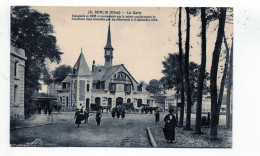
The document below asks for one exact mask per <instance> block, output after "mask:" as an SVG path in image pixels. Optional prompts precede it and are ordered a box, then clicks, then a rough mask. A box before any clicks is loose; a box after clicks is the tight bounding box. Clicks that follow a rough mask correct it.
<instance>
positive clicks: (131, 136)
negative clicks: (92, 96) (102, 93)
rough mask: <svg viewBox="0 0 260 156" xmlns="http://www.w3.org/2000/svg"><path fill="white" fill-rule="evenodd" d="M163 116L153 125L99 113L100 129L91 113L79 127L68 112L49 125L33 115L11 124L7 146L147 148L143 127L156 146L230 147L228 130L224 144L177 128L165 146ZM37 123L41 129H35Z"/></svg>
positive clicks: (140, 118)
mask: <svg viewBox="0 0 260 156" xmlns="http://www.w3.org/2000/svg"><path fill="white" fill-rule="evenodd" d="M165 115H166V114H161V116H160V123H159V124H156V123H155V122H154V120H155V118H154V114H126V118H125V119H113V118H112V117H111V114H110V113H108V114H107V113H103V117H102V121H101V126H98V127H97V126H96V122H95V114H94V113H91V114H90V117H89V122H88V123H87V124H84V123H83V124H81V125H80V127H79V128H78V127H77V126H76V125H75V124H74V113H72V112H62V113H61V114H57V115H56V114H54V115H53V123H52V124H50V121H51V119H50V118H49V117H47V116H45V115H36V116H33V117H32V119H31V121H30V120H28V121H24V122H23V123H21V122H17V123H11V132H10V143H11V146H24V145H25V146H33V145H40V146H58V147H59V146H68V147H79V146H81V147H82V146H83V147H151V145H150V143H149V140H148V137H147V133H146V127H149V128H150V130H151V132H152V134H153V136H154V139H155V141H156V142H157V144H158V147H218V146H219V144H221V145H222V146H224V147H229V146H231V130H228V132H229V133H226V131H225V130H224V131H223V133H224V134H226V135H227V136H224V137H225V138H227V137H229V138H228V141H227V142H228V143H225V144H222V142H219V143H215V144H212V143H211V142H210V141H207V138H205V137H207V136H206V134H207V133H208V129H209V128H204V129H203V130H204V131H205V132H206V133H205V134H204V135H202V136H193V135H192V132H189V131H183V130H182V129H181V128H177V130H176V131H177V133H176V143H174V144H167V143H166V142H165V140H164V137H163V133H162V128H163V126H164V122H163V118H164V116H165ZM192 117H193V118H194V117H195V116H194V115H192ZM224 121H225V119H224V118H223V117H221V122H220V124H224ZM47 123H48V124H47ZM39 124H40V125H41V126H37V125H39ZM192 124H194V119H193V120H192ZM19 127H20V128H19ZM22 127H26V128H22ZM220 132H221V133H222V130H220ZM196 137H197V138H196Z"/></svg>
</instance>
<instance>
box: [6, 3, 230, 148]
mask: <svg viewBox="0 0 260 156" xmlns="http://www.w3.org/2000/svg"><path fill="white" fill-rule="evenodd" d="M10 26H11V32H10V146H11V148H15V147H135V148H153V147H157V148H232V144H233V143H232V123H233V122H232V116H233V113H232V112H233V103H232V101H233V100H232V99H233V98H232V97H233V40H234V34H233V8H231V7H79V6H78V7H76V6H75V7H68V6H67V7H65V6H63V7H61V6H19V5H14V6H11V8H10Z"/></svg>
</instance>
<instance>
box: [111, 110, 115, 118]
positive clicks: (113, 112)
mask: <svg viewBox="0 0 260 156" xmlns="http://www.w3.org/2000/svg"><path fill="white" fill-rule="evenodd" d="M111 114H112V118H113V119H114V118H115V116H116V111H115V108H113V109H112V112H111Z"/></svg>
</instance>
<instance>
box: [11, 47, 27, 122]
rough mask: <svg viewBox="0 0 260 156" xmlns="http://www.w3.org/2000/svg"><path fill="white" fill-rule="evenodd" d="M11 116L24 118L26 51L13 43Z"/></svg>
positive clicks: (12, 117)
mask: <svg viewBox="0 0 260 156" xmlns="http://www.w3.org/2000/svg"><path fill="white" fill-rule="evenodd" d="M10 51H11V52H10V116H11V120H13V119H24V73H25V61H26V57H25V52H24V50H23V49H19V48H17V47H15V46H14V44H13V43H11V49H10Z"/></svg>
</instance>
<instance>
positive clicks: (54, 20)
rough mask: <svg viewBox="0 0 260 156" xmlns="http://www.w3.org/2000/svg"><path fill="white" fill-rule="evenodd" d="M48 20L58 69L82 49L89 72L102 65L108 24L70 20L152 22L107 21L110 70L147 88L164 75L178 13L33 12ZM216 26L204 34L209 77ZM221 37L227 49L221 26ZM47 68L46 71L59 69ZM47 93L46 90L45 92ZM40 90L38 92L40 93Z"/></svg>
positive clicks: (195, 39)
mask: <svg viewBox="0 0 260 156" xmlns="http://www.w3.org/2000/svg"><path fill="white" fill-rule="evenodd" d="M32 8H33V9H36V10H37V11H39V12H42V13H48V14H49V15H50V20H51V24H52V25H53V27H54V31H55V33H54V34H53V35H55V36H56V38H57V45H58V47H59V49H60V51H62V52H63V53H64V54H63V55H62V56H61V58H62V61H61V63H60V64H59V65H62V64H66V65H70V66H73V65H74V64H75V62H76V61H77V58H78V57H79V55H80V52H81V48H82V50H83V54H84V56H85V58H86V61H87V63H88V66H89V67H90V69H91V66H92V62H93V60H95V62H96V64H97V65H104V61H105V60H104V46H105V45H106V40H107V31H108V23H109V22H108V21H87V20H72V15H86V14H88V11H96V10H98V11H120V12H121V15H126V13H122V12H127V11H128V12H133V11H136V12H141V15H142V16H156V18H157V20H158V21H153V22H151V21H150V22H144V21H142V22H137V21H129V22H127V21H111V40H112V46H113V48H114V58H113V65H117V64H124V65H125V67H126V68H127V69H128V71H129V72H130V73H131V74H132V75H133V76H134V78H135V79H136V80H137V81H138V82H140V81H141V80H143V81H145V82H146V83H149V81H150V80H152V79H158V80H159V79H160V78H161V77H162V76H163V74H162V72H161V71H162V70H163V65H162V61H164V60H165V57H167V55H168V53H173V52H178V44H177V42H178V8H170V7H149V8H148V7H146V8H145V7H143V8H142V7H135V8H130V7H128V8H126V7H125V8H123V7H114V8H113V7H110V8H108V7H32ZM182 18H183V19H182V21H183V22H182V37H183V50H184V45H185V38H186V37H185V36H186V31H185V30H186V14H185V10H184V9H182ZM216 25H217V22H212V24H210V25H209V27H208V29H207V30H208V31H207V64H206V70H207V71H210V67H211V59H212V52H213V48H214V45H215V40H216V31H215V30H214V28H215V27H216ZM200 26H201V21H200V18H199V16H196V17H193V16H191V34H190V36H191V39H190V43H191V44H190V45H191V46H190V61H193V62H196V63H198V64H200V57H201V55H200V53H201V45H200V41H201V38H200V37H199V36H198V35H199V34H200V31H201V28H200ZM225 31H226V32H227V34H226V36H227V38H229V39H228V43H230V41H231V40H230V38H231V37H229V36H230V34H232V33H233V25H231V24H226V30H225ZM59 65H57V64H56V63H49V64H48V68H49V69H50V70H53V69H55V67H57V66H59ZM45 89H46V86H45ZM45 89H44V87H43V90H44V91H45Z"/></svg>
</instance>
